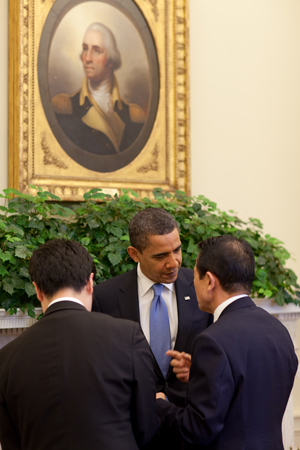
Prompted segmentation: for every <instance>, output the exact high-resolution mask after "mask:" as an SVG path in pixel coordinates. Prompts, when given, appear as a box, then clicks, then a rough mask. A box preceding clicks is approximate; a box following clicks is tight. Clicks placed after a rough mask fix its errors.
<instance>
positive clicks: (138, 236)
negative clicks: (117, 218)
mask: <svg viewBox="0 0 300 450" xmlns="http://www.w3.org/2000/svg"><path fill="white" fill-rule="evenodd" d="M174 228H177V230H178V232H179V227H178V225H177V222H176V220H175V219H174V217H173V216H171V214H169V213H168V212H167V211H166V210H165V209H162V208H146V209H143V210H142V211H140V212H138V213H137V214H136V215H135V216H134V217H133V218H132V219H131V221H130V223H129V238H130V242H131V245H132V246H133V247H135V248H136V249H137V250H138V251H139V252H140V253H142V252H143V250H145V248H146V247H147V245H148V236H149V235H150V236H157V235H159V236H162V235H163V234H169V233H172V231H173V230H174Z"/></svg>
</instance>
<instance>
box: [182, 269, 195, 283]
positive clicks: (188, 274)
mask: <svg viewBox="0 0 300 450" xmlns="http://www.w3.org/2000/svg"><path fill="white" fill-rule="evenodd" d="M179 273H180V277H183V278H185V279H186V280H187V281H188V282H191V281H193V280H194V271H193V270H192V269H186V268H185V267H180V269H179Z"/></svg>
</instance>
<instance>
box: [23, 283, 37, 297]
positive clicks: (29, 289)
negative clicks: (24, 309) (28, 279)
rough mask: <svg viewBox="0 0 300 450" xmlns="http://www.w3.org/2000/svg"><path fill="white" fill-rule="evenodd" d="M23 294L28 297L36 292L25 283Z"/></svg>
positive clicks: (31, 285) (31, 286)
mask: <svg viewBox="0 0 300 450" xmlns="http://www.w3.org/2000/svg"><path fill="white" fill-rule="evenodd" d="M25 292H26V294H27V295H28V297H31V296H32V295H35V293H36V292H35V288H34V286H33V284H32V283H25Z"/></svg>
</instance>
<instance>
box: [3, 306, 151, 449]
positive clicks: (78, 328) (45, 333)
mask: <svg viewBox="0 0 300 450" xmlns="http://www.w3.org/2000/svg"><path fill="white" fill-rule="evenodd" d="M158 427H159V419H158V417H157V414H156V407H155V377H154V375H153V357H152V355H151V353H150V352H149V348H148V345H147V343H146V340H145V338H144V336H143V334H142V333H141V331H140V327H139V326H138V325H137V324H134V323H133V322H130V321H123V320H116V319H112V318H111V317H108V316H105V315H104V314H93V313H90V312H87V311H86V309H85V308H84V307H83V306H81V305H79V304H77V303H75V302H66V301H65V302H61V303H56V304H54V305H52V306H50V307H49V308H48V309H47V311H46V313H45V314H44V316H43V317H42V318H41V319H40V320H39V321H38V322H37V323H36V324H35V325H33V326H32V327H30V328H29V329H28V330H26V331H25V332H24V333H23V334H22V335H21V336H20V337H18V338H17V339H15V340H14V341H12V342H11V343H9V344H8V345H6V346H5V347H3V348H2V349H1V351H0V442H1V444H2V449H3V450H21V449H22V450H23V449H24V450H25V449H26V450H50V449H51V450H52V449H53V450H54V449H55V450H83V449H84V450H99V449H103V450H120V449H122V450H123V449H126V450H133V449H138V445H142V444H144V443H146V442H147V441H149V440H150V438H151V437H152V436H153V435H154V434H155V433H156V431H157V429H158Z"/></svg>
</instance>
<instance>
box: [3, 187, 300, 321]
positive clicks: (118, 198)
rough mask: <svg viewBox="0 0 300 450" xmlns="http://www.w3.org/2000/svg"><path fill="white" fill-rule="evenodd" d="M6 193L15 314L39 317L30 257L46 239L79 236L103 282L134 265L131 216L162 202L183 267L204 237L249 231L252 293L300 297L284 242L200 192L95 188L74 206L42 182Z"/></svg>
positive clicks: (280, 299) (6, 284) (8, 285)
mask: <svg viewBox="0 0 300 450" xmlns="http://www.w3.org/2000/svg"><path fill="white" fill-rule="evenodd" d="M32 187H33V186H32ZM11 194H13V195H14V196H15V197H14V198H11ZM0 196H1V197H2V198H4V199H5V202H6V203H5V206H1V207H0V210H1V214H0V307H1V308H5V309H6V310H9V311H10V313H11V314H13V313H15V312H16V310H17V308H20V309H21V310H22V311H25V310H26V309H27V310H28V312H29V315H31V316H32V317H33V316H34V307H35V306H37V305H38V304H39V303H38V300H37V299H36V296H35V292H34V289H33V286H32V284H31V283H30V279H29V274H28V261H29V258H30V256H31V254H32V252H33V250H34V249H36V248H37V247H38V246H39V245H40V244H42V243H44V242H46V241H47V240H49V239H54V238H61V237H65V238H67V239H74V240H77V241H79V242H80V243H81V244H82V245H83V246H85V247H86V248H87V250H88V251H89V252H90V254H91V255H92V257H93V259H94V261H95V264H96V267H97V276H96V283H99V282H101V281H103V280H106V279H108V278H111V277H113V276H116V275H119V274H121V273H124V272H126V271H128V270H130V269H132V268H133V267H134V266H135V263H134V262H133V261H132V260H131V258H130V257H129V256H128V254H127V251H126V249H127V247H128V245H129V236H128V223H129V222H130V220H131V218H132V217H133V216H134V215H135V214H136V213H137V212H138V211H140V210H142V209H144V208H157V207H158V208H164V209H166V210H167V211H168V212H170V213H171V214H172V215H173V216H174V218H175V219H176V221H177V222H178V225H179V227H180V232H181V242H182V253H183V266H184V267H188V268H191V269H192V268H193V267H194V264H195V260H196V257H197V254H198V247H197V243H198V242H199V241H201V240H203V239H206V238H208V237H210V236H217V235H221V234H232V235H234V236H236V237H239V238H244V239H246V240H247V241H248V242H249V243H250V245H251V247H252V249H253V252H254V255H255V260H256V274H255V280H254V283H253V291H252V296H253V297H269V298H271V297H273V298H274V299H275V301H276V302H277V303H278V304H279V305H283V304H285V303H294V304H296V305H300V291H299V286H298V284H297V277H296V275H295V273H294V272H293V271H292V270H291V269H288V268H287V267H286V266H285V265H286V261H287V260H288V259H289V258H290V255H289V253H288V252H287V250H286V249H285V248H284V247H283V243H282V242H281V241H279V240H278V239H275V238H273V237H271V236H269V235H264V234H263V226H262V224H261V222H260V221H259V220H258V219H251V218H250V219H249V220H248V221H247V222H245V221H242V220H241V219H239V218H238V217H237V215H236V214H235V213H234V212H233V211H230V212H229V213H226V212H224V211H221V210H220V209H218V208H217V205H216V203H214V202H212V201H210V200H208V199H207V198H205V197H204V196H202V195H200V196H197V197H191V196H188V195H186V194H185V193H184V192H181V191H176V192H175V193H170V192H166V191H163V190H162V189H160V188H157V189H155V190H154V191H153V199H149V198H143V199H139V198H138V195H137V194H136V193H135V192H134V191H132V190H123V191H122V194H121V195H115V196H113V197H112V196H110V195H106V194H105V193H103V192H102V190H101V189H93V190H91V191H89V192H88V193H86V194H85V195H84V198H83V202H81V203H79V204H73V205H72V207H70V208H67V207H65V206H63V204H62V202H61V200H60V198H59V197H57V196H54V195H53V194H51V193H50V192H46V191H42V190H41V189H40V188H39V189H37V190H36V195H28V194H22V193H20V192H18V191H16V190H14V189H5V190H4V195H1V194H0Z"/></svg>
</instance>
